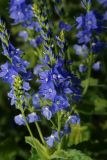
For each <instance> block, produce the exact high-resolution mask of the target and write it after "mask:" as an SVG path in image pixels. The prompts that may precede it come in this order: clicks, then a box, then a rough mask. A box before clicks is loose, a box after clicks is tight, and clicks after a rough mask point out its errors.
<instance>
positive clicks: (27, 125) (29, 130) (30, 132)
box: [21, 109, 37, 151]
mask: <svg viewBox="0 0 107 160" xmlns="http://www.w3.org/2000/svg"><path fill="white" fill-rule="evenodd" d="M21 113H22V116H23V118H24V120H25V124H26V127H27V129H28V132H29V134H30V136H31V138H32V141H33V144H34V147H35V149H36V151H37V148H36V145H35V142H34V136H33V134H32V131H31V129H30V126H29V124H28V122H27V120H26V117H25V114H24V111H23V109H21Z"/></svg>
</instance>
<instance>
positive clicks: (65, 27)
mask: <svg viewBox="0 0 107 160" xmlns="http://www.w3.org/2000/svg"><path fill="white" fill-rule="evenodd" d="M59 28H60V30H65V31H68V32H69V31H70V30H71V29H72V26H71V25H69V24H66V23H64V22H63V21H60V22H59Z"/></svg>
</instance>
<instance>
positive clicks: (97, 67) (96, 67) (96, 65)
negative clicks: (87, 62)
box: [92, 61, 101, 71]
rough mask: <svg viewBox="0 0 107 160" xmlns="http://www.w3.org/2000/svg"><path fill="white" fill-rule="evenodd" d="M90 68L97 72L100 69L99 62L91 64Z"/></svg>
mask: <svg viewBox="0 0 107 160" xmlns="http://www.w3.org/2000/svg"><path fill="white" fill-rule="evenodd" d="M92 68H93V69H94V70H95V71H99V70H100V68H101V62H99V61H98V62H96V63H94V64H93V66H92Z"/></svg>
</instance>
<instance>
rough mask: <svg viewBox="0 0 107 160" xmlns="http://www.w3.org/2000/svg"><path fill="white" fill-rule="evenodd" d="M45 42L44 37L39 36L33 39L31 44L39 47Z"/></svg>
mask: <svg viewBox="0 0 107 160" xmlns="http://www.w3.org/2000/svg"><path fill="white" fill-rule="evenodd" d="M42 42H43V38H42V37H41V36H38V37H37V38H36V39H31V40H30V44H31V45H32V46H33V47H34V48H37V47H38V46H39V45H40V44H41V43H42Z"/></svg>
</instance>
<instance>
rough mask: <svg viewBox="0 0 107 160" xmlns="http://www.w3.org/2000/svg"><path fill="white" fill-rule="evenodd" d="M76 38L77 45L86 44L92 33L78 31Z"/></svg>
mask: <svg viewBox="0 0 107 160" xmlns="http://www.w3.org/2000/svg"><path fill="white" fill-rule="evenodd" d="M76 37H77V38H78V42H79V43H85V44H87V43H88V42H90V41H91V37H92V33H91V32H89V31H87V30H84V31H79V32H78V33H77V35H76Z"/></svg>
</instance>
